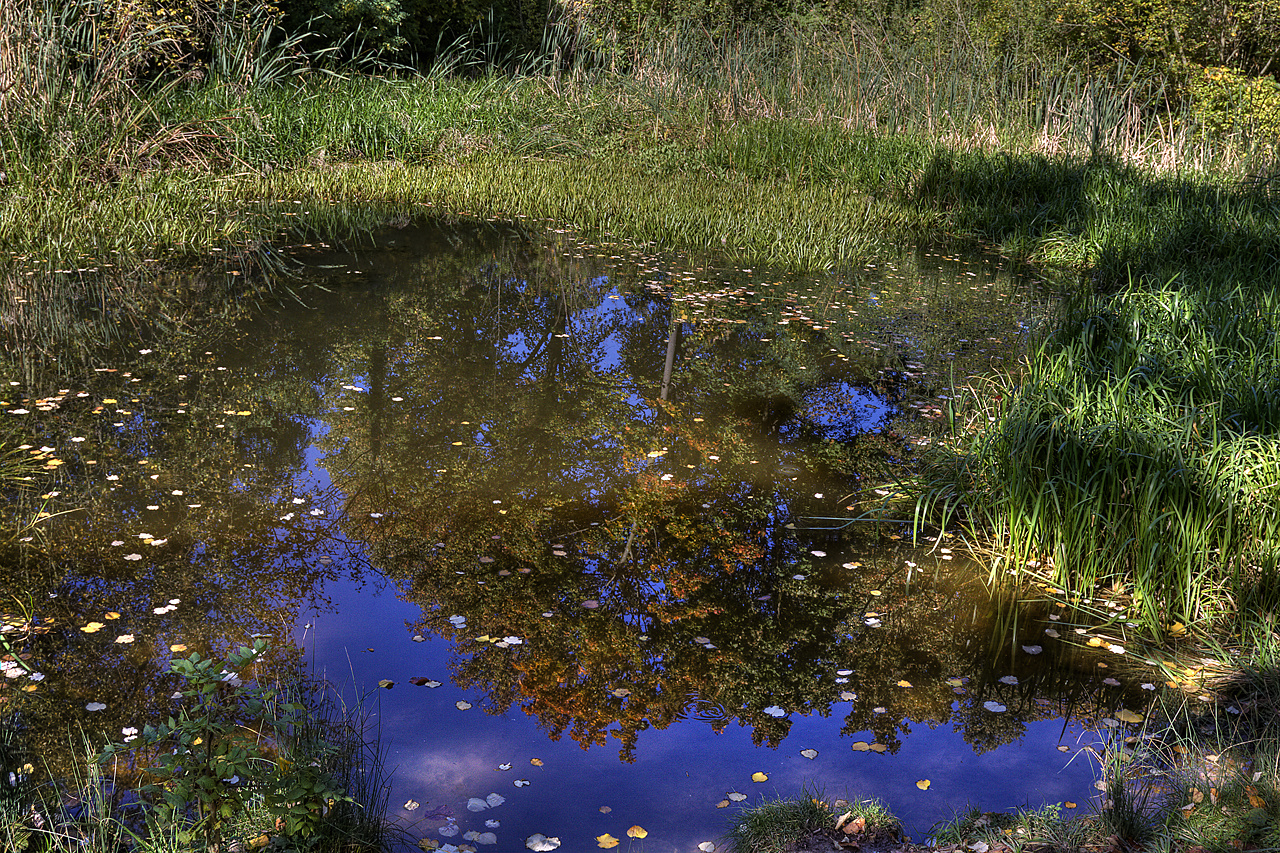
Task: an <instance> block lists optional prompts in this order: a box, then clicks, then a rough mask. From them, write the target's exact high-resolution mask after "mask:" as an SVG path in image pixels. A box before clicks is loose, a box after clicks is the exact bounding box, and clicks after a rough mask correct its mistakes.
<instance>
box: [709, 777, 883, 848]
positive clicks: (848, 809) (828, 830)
mask: <svg viewBox="0 0 1280 853" xmlns="http://www.w3.org/2000/svg"><path fill="white" fill-rule="evenodd" d="M901 832H902V825H901V823H900V822H899V821H898V819H897V818H896V817H894V816H893V815H892V814H891V813H890V812H889V810H888V809H887V808H886V807H885V806H884V804H883V803H881V802H880V801H879V800H874V799H867V800H857V799H854V800H849V801H846V800H843V799H837V800H832V801H828V800H827V799H826V798H825V797H823V796H822V794H821V793H819V792H815V791H812V790H810V789H809V788H805V789H804V790H802V791H801V793H800V794H799V795H798V796H795V797H788V798H779V799H776V800H766V801H764V802H762V803H760V804H759V805H756V806H752V807H751V808H747V809H744V810H743V811H742V812H741V813H740V814H738V815H737V816H736V817H735V819H734V824H733V828H732V829H731V830H730V831H729V834H728V839H729V843H730V844H731V845H732V847H731V849H732V850H733V851H735V853H789V851H791V850H793V849H794V848H795V845H796V844H797V843H800V842H801V841H803V840H805V839H808V838H810V837H811V836H822V837H826V838H830V839H837V838H839V839H844V840H850V841H856V842H859V843H862V844H878V843H884V842H887V841H890V840H895V839H899V838H900V836H901ZM826 843H827V844H830V843H831V842H826Z"/></svg>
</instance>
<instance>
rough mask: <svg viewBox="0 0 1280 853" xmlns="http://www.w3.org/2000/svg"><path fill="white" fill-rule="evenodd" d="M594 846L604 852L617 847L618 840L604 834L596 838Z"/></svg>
mask: <svg viewBox="0 0 1280 853" xmlns="http://www.w3.org/2000/svg"><path fill="white" fill-rule="evenodd" d="M596 846H598V847H603V848H604V849H605V850H608V849H609V848H611V847H617V846H618V839H616V838H614V837H613V836H612V835H610V834H609V833H607V832H606V833H605V834H604V835H597V836H596Z"/></svg>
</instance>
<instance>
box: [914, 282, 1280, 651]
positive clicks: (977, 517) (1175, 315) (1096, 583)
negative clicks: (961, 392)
mask: <svg viewBox="0 0 1280 853" xmlns="http://www.w3.org/2000/svg"><path fill="white" fill-rule="evenodd" d="M1244 281H1246V279H1241V280H1240V281H1239V283H1236V284H1234V285H1219V286H1214V285H1212V284H1201V285H1200V286H1198V287H1197V286H1193V285H1192V284H1191V283H1189V282H1183V281H1173V282H1170V283H1169V284H1166V285H1163V286H1158V285H1145V286H1144V285H1143V284H1142V283H1140V282H1133V283H1130V284H1128V285H1126V286H1125V287H1123V288H1122V289H1121V290H1120V291H1119V292H1116V293H1113V294H1110V295H1095V296H1088V297H1081V298H1077V299H1073V300H1068V301H1067V302H1066V303H1065V304H1064V305H1063V307H1062V309H1061V312H1060V315H1059V317H1058V318H1057V320H1056V321H1055V323H1054V324H1053V326H1052V329H1051V331H1049V332H1048V333H1047V334H1046V336H1045V337H1044V339H1043V340H1042V342H1041V343H1039V344H1038V345H1037V346H1036V347H1035V349H1033V351H1032V352H1031V353H1030V354H1029V356H1028V359H1027V364H1026V368H1025V370H1024V372H1023V374H1022V375H1021V376H1020V377H1018V378H1017V380H1016V384H1015V381H1014V380H1010V381H1008V382H1007V383H1005V385H1004V387H1002V388H1001V389H1000V395H999V396H1000V397H1001V398H1002V399H1000V401H999V403H998V404H992V403H991V402H990V401H991V399H992V395H990V394H987V393H974V394H972V395H971V396H970V399H971V400H972V401H973V402H974V404H975V406H976V408H975V409H974V410H973V412H972V415H973V416H975V417H976V419H977V420H979V421H989V419H991V418H994V419H995V420H994V422H992V423H989V425H988V426H986V427H984V428H982V429H980V430H977V431H975V432H971V433H969V434H967V436H966V437H965V438H964V439H963V440H962V441H961V442H959V444H958V446H953V447H951V448H948V449H944V450H942V451H941V452H940V453H938V454H937V455H936V456H935V457H934V459H933V460H932V462H931V467H928V468H926V469H925V472H924V474H923V477H922V480H923V482H925V483H927V484H928V486H927V487H926V488H925V489H924V490H923V492H922V493H921V495H920V497H919V501H920V510H921V512H922V515H924V516H932V517H934V518H936V519H948V518H949V519H950V520H952V521H958V522H959V525H960V527H961V528H962V529H964V530H965V532H966V534H967V535H968V536H969V537H970V538H971V540H973V541H984V542H986V543H987V546H988V547H990V548H991V549H992V550H993V551H994V552H996V553H998V554H1000V555H1002V556H1003V557H1004V560H1005V561H1006V564H1007V565H1012V566H1013V567H1019V566H1022V565H1023V564H1025V563H1027V562H1035V563H1043V564H1044V565H1046V566H1047V567H1048V574H1049V576H1050V579H1051V582H1052V583H1054V584H1056V585H1058V586H1060V587H1062V588H1064V589H1065V590H1066V591H1067V594H1068V596H1071V597H1088V596H1089V595H1090V594H1091V593H1092V592H1093V591H1094V590H1096V589H1098V588H1100V587H1111V588H1115V589H1119V590H1122V591H1124V592H1125V593H1126V594H1127V595H1128V596H1129V597H1130V598H1131V599H1132V602H1133V604H1134V605H1135V609H1136V611H1137V614H1138V615H1139V616H1140V617H1141V619H1142V621H1143V622H1144V623H1145V626H1146V628H1147V631H1148V634H1149V635H1152V636H1157V637H1158V636H1162V635H1163V634H1164V632H1165V629H1166V628H1167V626H1168V625H1170V624H1172V623H1175V622H1182V623H1185V624H1191V623H1193V622H1207V621H1208V620H1211V619H1215V618H1223V617H1228V616H1231V615H1233V614H1234V615H1239V616H1241V617H1242V618H1245V619H1252V618H1255V617H1256V615H1258V614H1261V613H1269V612H1272V611H1273V610H1274V608H1275V606H1276V604H1277V602H1280V590H1278V589H1277V588H1276V586H1275V584H1274V577H1275V568H1276V555H1277V553H1280V502H1278V501H1277V490H1278V489H1280V433H1278V432H1277V428H1278V427H1280V387H1277V386H1276V384H1275V381H1274V377H1275V376H1276V375H1278V374H1277V371H1280V334H1278V332H1280V329H1278V328H1277V323H1278V322H1280V315H1278V314H1277V312H1276V305H1277V300H1280V289H1278V283H1277V282H1276V281H1274V280H1271V279H1269V278H1266V277H1259V278H1257V279H1254V280H1253V281H1250V282H1249V283H1248V284H1245V283H1244ZM1000 573H1001V574H1003V572H1000ZM1246 595H1247V596H1248V597H1249V603H1250V604H1251V607H1249V608H1241V607H1240V606H1239V605H1240V604H1241V598H1242V596H1246ZM1226 627H1230V628H1233V629H1239V628H1240V626H1239V625H1230V626H1226Z"/></svg>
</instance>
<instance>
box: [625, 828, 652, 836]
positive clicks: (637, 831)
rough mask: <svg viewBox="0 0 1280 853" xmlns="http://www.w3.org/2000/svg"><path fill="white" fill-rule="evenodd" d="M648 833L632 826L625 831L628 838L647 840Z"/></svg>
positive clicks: (643, 829)
mask: <svg viewBox="0 0 1280 853" xmlns="http://www.w3.org/2000/svg"><path fill="white" fill-rule="evenodd" d="M648 835H649V831H648V830H647V829H645V828H644V827H642V826H639V825H637V826H633V827H631V828H630V829H628V830H627V837H628V838H647V837H648Z"/></svg>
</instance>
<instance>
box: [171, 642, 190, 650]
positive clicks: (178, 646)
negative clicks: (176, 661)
mask: <svg viewBox="0 0 1280 853" xmlns="http://www.w3.org/2000/svg"><path fill="white" fill-rule="evenodd" d="M186 650H187V644H186V643H174V644H173V645H172V646H170V647H169V651H171V652H185V651H186Z"/></svg>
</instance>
